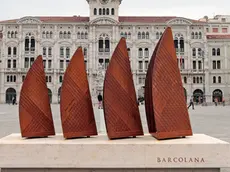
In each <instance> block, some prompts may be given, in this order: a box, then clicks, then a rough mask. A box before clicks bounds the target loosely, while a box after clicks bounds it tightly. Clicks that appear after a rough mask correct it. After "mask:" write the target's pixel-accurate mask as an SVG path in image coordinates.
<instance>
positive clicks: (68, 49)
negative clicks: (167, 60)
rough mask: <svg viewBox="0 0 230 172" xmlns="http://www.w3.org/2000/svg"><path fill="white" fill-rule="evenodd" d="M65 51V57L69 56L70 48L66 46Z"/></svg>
mask: <svg viewBox="0 0 230 172" xmlns="http://www.w3.org/2000/svg"><path fill="white" fill-rule="evenodd" d="M65 51H66V58H69V57H70V48H69V47H67V48H66V50H65Z"/></svg>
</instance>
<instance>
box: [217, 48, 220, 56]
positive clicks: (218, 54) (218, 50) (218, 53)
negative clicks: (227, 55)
mask: <svg viewBox="0 0 230 172" xmlns="http://www.w3.org/2000/svg"><path fill="white" fill-rule="evenodd" d="M216 55H217V56H220V48H217V50H216Z"/></svg>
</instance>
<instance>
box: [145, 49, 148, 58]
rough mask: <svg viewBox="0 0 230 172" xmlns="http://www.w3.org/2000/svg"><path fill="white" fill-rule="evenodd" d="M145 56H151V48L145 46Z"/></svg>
mask: <svg viewBox="0 0 230 172" xmlns="http://www.w3.org/2000/svg"><path fill="white" fill-rule="evenodd" d="M145 57H147V58H148V57H149V49H148V48H145Z"/></svg>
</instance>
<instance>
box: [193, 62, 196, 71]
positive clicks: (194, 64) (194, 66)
mask: <svg viewBox="0 0 230 172" xmlns="http://www.w3.org/2000/svg"><path fill="white" fill-rule="evenodd" d="M192 66H193V67H192V68H193V69H194V70H195V69H196V61H193V62H192Z"/></svg>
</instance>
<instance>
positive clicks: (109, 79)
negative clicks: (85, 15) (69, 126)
mask: <svg viewBox="0 0 230 172" xmlns="http://www.w3.org/2000/svg"><path fill="white" fill-rule="evenodd" d="M103 97H104V101H103V104H104V115H105V122H106V128H107V133H108V137H109V138H110V139H117V138H126V137H135V136H140V135H143V129H142V124H141V119H140V113H139V109H138V105H137V97H136V93H135V88H134V83H133V76H132V72H131V67H130V61H129V56H128V52H127V46H126V41H125V38H121V40H120V42H119V43H118V45H117V47H116V49H115V51H114V53H113V56H112V58H111V62H110V64H109V66H108V69H107V71H106V75H105V81H104V96H103Z"/></svg>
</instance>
